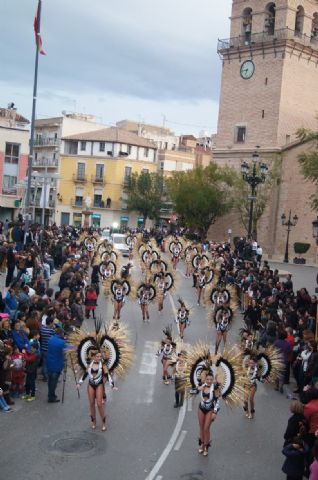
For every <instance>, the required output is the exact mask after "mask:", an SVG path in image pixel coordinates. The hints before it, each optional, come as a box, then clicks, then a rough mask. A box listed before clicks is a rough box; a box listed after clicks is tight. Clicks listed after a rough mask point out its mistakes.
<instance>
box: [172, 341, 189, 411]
mask: <svg viewBox="0 0 318 480" xmlns="http://www.w3.org/2000/svg"><path fill="white" fill-rule="evenodd" d="M186 367H187V363H186V359H185V351H183V350H182V351H181V352H180V353H178V356H177V361H176V363H175V364H174V369H173V374H174V389H175V393H174V396H175V404H174V408H178V407H182V405H183V402H184V397H185V391H186V377H185V369H186Z"/></svg>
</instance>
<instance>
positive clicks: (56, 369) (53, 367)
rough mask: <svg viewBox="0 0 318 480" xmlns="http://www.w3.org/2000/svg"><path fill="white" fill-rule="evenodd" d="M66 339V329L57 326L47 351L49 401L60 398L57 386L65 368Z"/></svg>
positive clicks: (55, 401)
mask: <svg viewBox="0 0 318 480" xmlns="http://www.w3.org/2000/svg"><path fill="white" fill-rule="evenodd" d="M65 349H66V341H65V339H64V330H63V329H62V328H57V329H56V332H55V335H53V336H52V337H51V338H50V339H49V341H48V351H47V372H48V402H49V403H57V402H59V401H60V400H59V398H57V396H56V393H55V391H56V387H57V383H58V380H59V377H60V375H61V372H62V371H63V368H64V350H65Z"/></svg>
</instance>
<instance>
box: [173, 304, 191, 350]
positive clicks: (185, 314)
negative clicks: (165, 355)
mask: <svg viewBox="0 0 318 480" xmlns="http://www.w3.org/2000/svg"><path fill="white" fill-rule="evenodd" d="M178 302H179V304H180V308H178V311H177V317H176V323H177V326H178V332H179V335H180V338H181V340H183V337H184V331H185V329H186V327H188V326H189V325H190V320H189V313H190V310H189V308H187V307H186V305H185V303H184V301H183V300H182V299H181V298H179V300H178Z"/></svg>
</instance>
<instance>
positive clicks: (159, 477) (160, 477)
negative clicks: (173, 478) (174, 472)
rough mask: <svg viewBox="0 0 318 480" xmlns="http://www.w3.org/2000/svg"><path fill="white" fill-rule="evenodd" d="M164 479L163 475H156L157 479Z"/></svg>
mask: <svg viewBox="0 0 318 480" xmlns="http://www.w3.org/2000/svg"><path fill="white" fill-rule="evenodd" d="M162 479H163V476H162V475H158V477H156V479H155V480H162Z"/></svg>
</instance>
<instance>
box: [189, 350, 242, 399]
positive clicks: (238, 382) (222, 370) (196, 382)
mask: <svg viewBox="0 0 318 480" xmlns="http://www.w3.org/2000/svg"><path fill="white" fill-rule="evenodd" d="M186 361H187V372H186V373H187V387H188V389H190V393H196V392H197V387H198V386H201V385H202V384H203V383H204V381H205V377H206V375H207V373H208V372H209V371H211V370H212V371H213V372H214V377H215V379H216V382H217V383H218V384H219V385H220V391H221V396H222V398H223V400H224V401H225V403H226V404H227V405H229V406H235V405H238V404H241V401H242V398H243V394H244V389H243V384H244V370H243V367H242V356H241V352H240V351H239V349H238V348H237V347H236V346H234V347H232V348H231V349H230V350H225V351H224V352H223V354H222V355H213V354H212V353H211V352H210V350H209V346H208V345H207V344H205V343H202V342H200V343H197V344H196V345H194V346H192V347H190V348H189V349H188V350H187V352H186Z"/></svg>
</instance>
